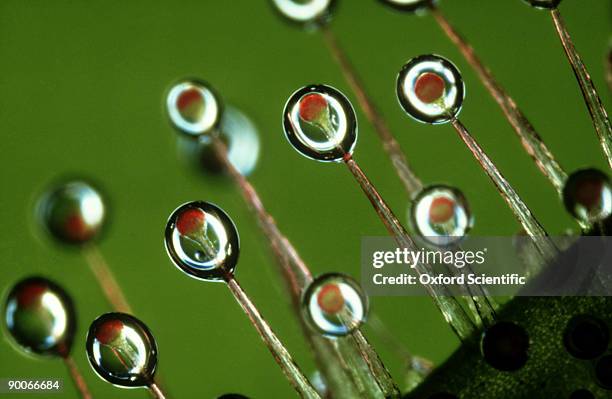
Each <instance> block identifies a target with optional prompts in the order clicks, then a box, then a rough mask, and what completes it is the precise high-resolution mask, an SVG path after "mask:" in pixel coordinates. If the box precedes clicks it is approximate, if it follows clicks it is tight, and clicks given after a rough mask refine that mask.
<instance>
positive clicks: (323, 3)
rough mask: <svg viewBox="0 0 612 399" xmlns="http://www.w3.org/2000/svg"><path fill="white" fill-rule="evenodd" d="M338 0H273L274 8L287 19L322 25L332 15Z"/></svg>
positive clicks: (305, 23) (303, 23)
mask: <svg viewBox="0 0 612 399" xmlns="http://www.w3.org/2000/svg"><path fill="white" fill-rule="evenodd" d="M335 3H336V0H272V4H273V5H274V8H275V9H276V10H277V11H278V12H279V13H280V14H281V15H282V16H283V17H285V18H286V19H287V20H289V21H291V22H296V23H299V24H302V25H308V26H311V25H313V24H314V25H322V24H324V23H326V22H327V21H328V20H329V19H330V16H331V10H332V8H333V6H334V4H335Z"/></svg>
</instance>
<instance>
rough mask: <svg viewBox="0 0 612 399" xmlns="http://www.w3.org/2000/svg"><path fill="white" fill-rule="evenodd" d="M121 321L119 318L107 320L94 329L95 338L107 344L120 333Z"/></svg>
mask: <svg viewBox="0 0 612 399" xmlns="http://www.w3.org/2000/svg"><path fill="white" fill-rule="evenodd" d="M122 329H123V323H122V322H121V321H119V320H108V321H105V322H104V323H102V324H101V325H100V326H98V328H97V329H96V339H97V340H98V341H100V342H101V343H102V344H104V345H107V344H109V343H110V342H112V341H113V340H114V339H115V338H117V337H118V336H119V334H121V330H122Z"/></svg>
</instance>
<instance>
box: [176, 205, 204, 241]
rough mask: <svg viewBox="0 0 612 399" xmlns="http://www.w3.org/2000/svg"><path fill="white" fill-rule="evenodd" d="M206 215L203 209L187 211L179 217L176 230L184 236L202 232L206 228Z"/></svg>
mask: <svg viewBox="0 0 612 399" xmlns="http://www.w3.org/2000/svg"><path fill="white" fill-rule="evenodd" d="M205 219H206V214H205V213H204V211H202V210H201V209H186V210H184V211H183V212H181V214H180V215H179V216H178V218H177V220H176V228H177V229H178V231H179V233H181V234H182V235H184V236H188V235H192V234H194V233H196V232H198V231H201V230H202V228H203V227H204V220H205Z"/></svg>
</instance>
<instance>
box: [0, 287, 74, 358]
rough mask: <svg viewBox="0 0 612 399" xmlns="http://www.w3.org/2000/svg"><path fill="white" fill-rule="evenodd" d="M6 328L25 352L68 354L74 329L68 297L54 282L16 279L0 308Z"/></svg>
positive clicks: (72, 309)
mask: <svg viewBox="0 0 612 399" xmlns="http://www.w3.org/2000/svg"><path fill="white" fill-rule="evenodd" d="M4 321H5V323H6V330H7V331H8V332H9V334H10V336H11V337H12V338H13V340H14V341H15V342H16V343H17V344H18V345H19V347H21V348H22V349H24V350H25V351H27V352H30V353H35V354H39V355H50V356H62V357H65V356H68V354H69V353H70V347H71V346H72V341H73V338H74V333H75V329H76V325H75V312H74V307H73V304H72V300H71V299H70V297H68V294H66V292H65V291H64V290H63V289H62V288H60V287H59V286H58V285H57V284H55V283H53V282H51V281H49V280H47V279H45V278H41V277H31V278H27V279H25V280H21V281H20V282H18V283H17V284H16V285H15V286H14V287H13V288H12V289H11V291H10V292H9V294H8V297H7V299H6V305H5V309H4Z"/></svg>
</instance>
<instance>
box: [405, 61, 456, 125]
mask: <svg viewBox="0 0 612 399" xmlns="http://www.w3.org/2000/svg"><path fill="white" fill-rule="evenodd" d="M397 97H398V99H399V102H400V105H401V106H402V108H403V109H404V111H406V112H407V113H408V115H410V116H411V117H412V118H414V119H416V120H417V121H419V122H423V123H430V124H434V125H436V124H440V123H446V122H449V121H451V120H452V119H453V118H455V117H456V116H457V115H459V112H460V111H461V106H462V104H463V99H464V97H465V87H464V84H463V79H462V78H461V74H460V72H459V70H458V69H457V67H456V66H455V65H454V64H453V63H451V62H450V61H449V60H447V59H446V58H442V57H440V56H437V55H432V54H428V55H421V56H418V57H415V58H413V59H411V60H410V61H408V63H407V64H406V65H404V66H403V67H402V69H401V71H400V72H399V75H398V76H397Z"/></svg>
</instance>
